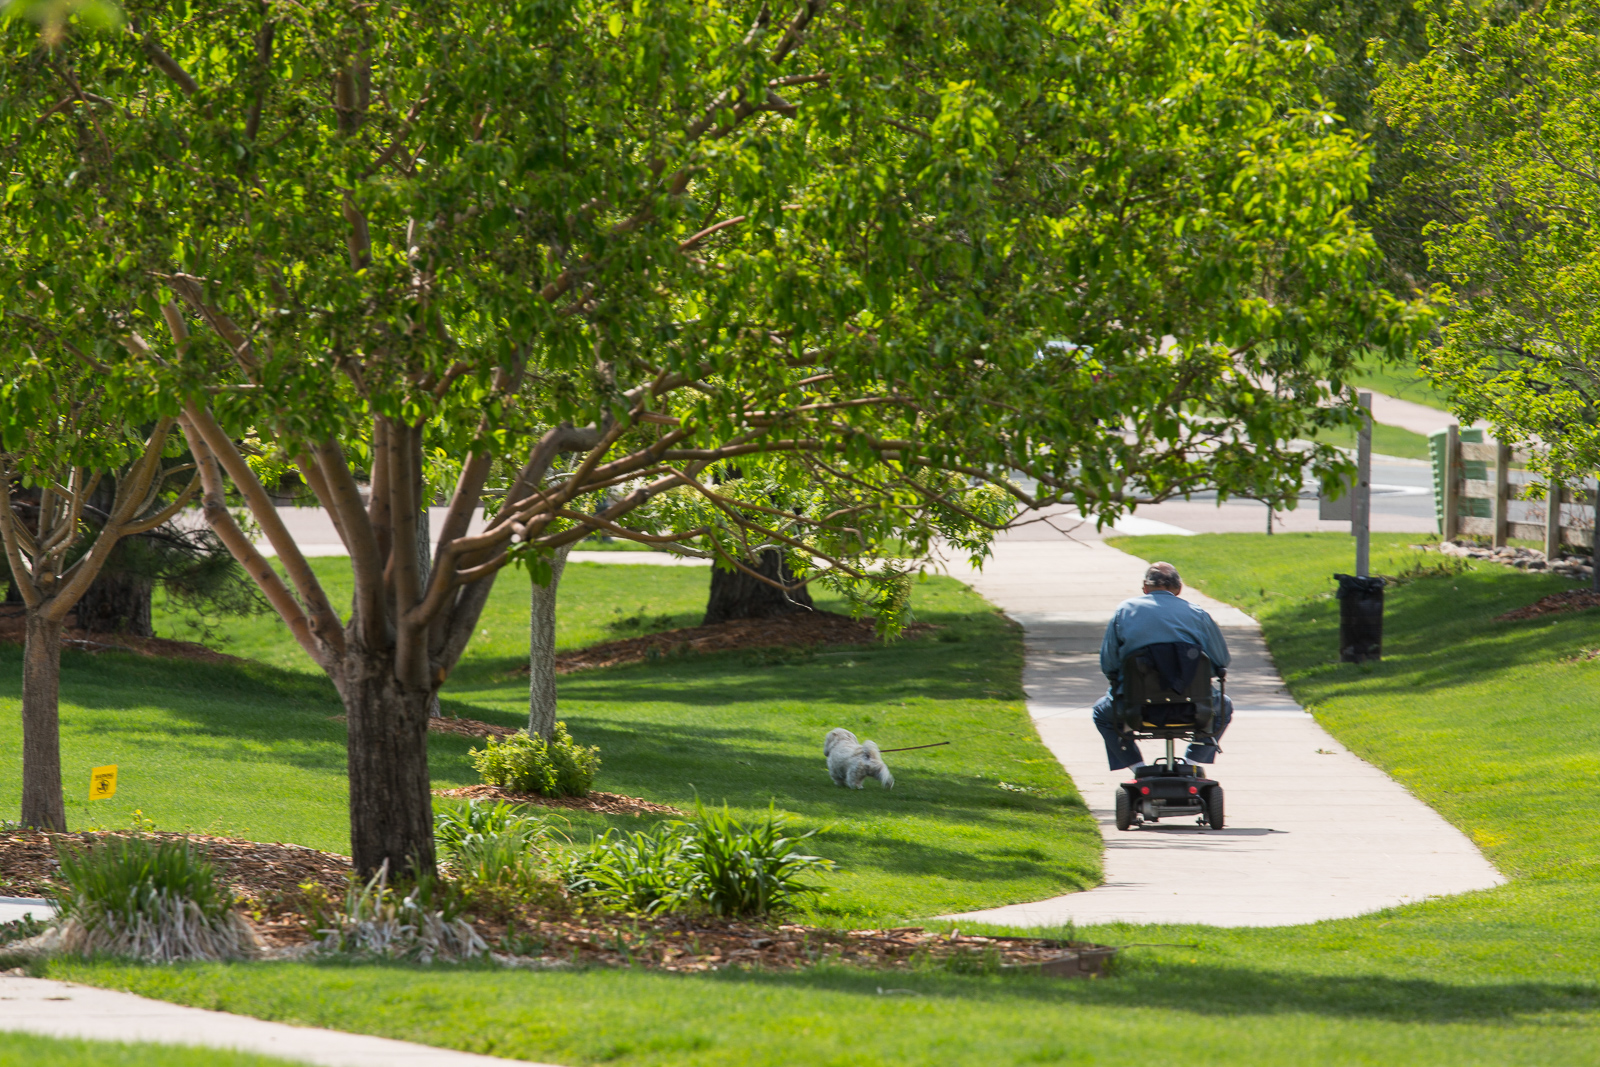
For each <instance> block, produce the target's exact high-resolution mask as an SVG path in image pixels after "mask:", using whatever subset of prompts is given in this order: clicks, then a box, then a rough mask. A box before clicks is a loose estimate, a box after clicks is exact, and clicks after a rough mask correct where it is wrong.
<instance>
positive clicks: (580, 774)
mask: <svg viewBox="0 0 1600 1067" xmlns="http://www.w3.org/2000/svg"><path fill="white" fill-rule="evenodd" d="M470 755H471V757H472V766H473V769H474V770H476V771H477V772H478V775H479V777H481V778H482V779H483V780H484V782H485V783H487V784H488V785H498V786H501V787H503V788H506V789H514V790H516V791H518V792H520V793H538V794H539V795H541V796H547V797H582V796H588V795H589V787H590V786H591V785H593V784H594V776H595V774H596V773H598V772H599V770H600V749H599V748H597V747H594V746H592V745H591V746H588V747H585V746H583V745H578V744H575V743H573V740H572V735H571V734H569V733H567V726H566V724H565V723H561V722H558V723H556V727H555V731H554V734H553V736H552V737H551V738H550V740H549V741H546V740H545V739H544V738H542V737H537V736H529V735H528V732H527V731H526V730H518V731H517V732H516V733H514V734H512V735H511V736H510V737H507V738H503V739H502V738H495V737H491V738H489V740H488V744H487V747H485V748H482V749H476V748H475V749H473V750H472V752H471V753H470Z"/></svg>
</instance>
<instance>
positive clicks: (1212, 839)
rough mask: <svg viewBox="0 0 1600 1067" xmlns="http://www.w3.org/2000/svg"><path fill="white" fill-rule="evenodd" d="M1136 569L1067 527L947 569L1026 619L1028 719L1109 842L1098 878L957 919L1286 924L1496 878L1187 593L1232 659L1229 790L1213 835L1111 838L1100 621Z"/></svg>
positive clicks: (1247, 638) (1238, 625)
mask: <svg viewBox="0 0 1600 1067" xmlns="http://www.w3.org/2000/svg"><path fill="white" fill-rule="evenodd" d="M1145 566H1146V563H1145V561H1143V560H1140V559H1136V558H1135V557H1133V556H1130V555H1128V554H1126V553H1124V552H1119V551H1117V550H1116V549H1114V548H1111V547H1110V546H1109V545H1106V544H1104V543H1103V542H1100V541H1072V540H1068V539H1066V538H1055V539H1053V540H1033V541H1020V540H1011V539H1003V540H1001V541H999V542H997V543H996V546H995V554H994V558H993V559H992V560H990V561H989V562H988V563H987V564H986V565H985V567H984V570H983V571H982V573H972V572H966V571H965V565H964V564H952V565H951V566H950V568H949V570H950V573H951V574H952V575H953V576H955V577H959V578H962V579H963V580H965V581H968V582H970V583H971V584H972V586H973V587H974V588H976V589H977V590H978V591H979V592H980V593H982V594H983V595H984V596H985V597H987V598H988V599H989V600H991V601H992V602H994V603H995V604H997V605H999V606H1000V607H1002V608H1004V609H1005V611H1006V613H1007V614H1008V615H1010V616H1011V617H1012V618H1014V619H1016V620H1017V621H1018V622H1020V623H1021V624H1022V625H1023V626H1024V628H1025V629H1026V632H1027V633H1026V637H1025V642H1026V656H1027V658H1026V664H1025V666H1024V671H1023V688H1024V690H1025V691H1026V693H1027V698H1028V710H1029V713H1030V714H1031V715H1032V716H1033V719H1034V723H1035V725H1036V726H1037V728H1038V730H1039V735H1040V737H1041V738H1043V740H1044V742H1045V744H1046V745H1047V746H1049V748H1050V750H1051V751H1052V752H1054V753H1055V755H1056V757H1057V758H1058V759H1059V760H1060V761H1061V763H1062V766H1064V767H1065V768H1066V769H1067V772H1068V773H1069V774H1070V775H1071V776H1072V779H1073V781H1074V782H1075V783H1077V786H1078V789H1079V791H1080V792H1082V794H1083V796H1084V799H1085V801H1086V802H1087V803H1088V805H1089V808H1090V810H1091V811H1092V812H1093V813H1094V815H1095V817H1096V818H1097V819H1098V820H1099V822H1100V828H1101V833H1102V834H1103V835H1104V837H1105V840H1106V853H1105V884H1104V885H1102V886H1100V887H1099V888H1096V889H1091V890H1089V891H1087V892H1084V893H1073V894H1070V895H1068V896H1063V897H1056V898H1054V899H1052V900H1044V901H1038V902H1036V903H1030V904H1014V905H1011V906H1009V907H1002V908H992V909H989V910H986V911H980V912H971V913H968V914H966V915H963V916H960V918H966V919H977V920H982V921H985V922H995V923H1007V924H1011V925H1020V926H1046V925H1057V924H1062V923H1066V922H1074V923H1078V924H1089V923H1106V922H1141V923H1146V922H1175V923H1205V924H1208V925H1213V926H1282V925H1291V924H1295V923H1304V922H1315V921H1318V920H1321V919H1333V918H1340V917H1344V916H1351V915H1360V914H1363V913H1366V912H1371V911H1376V910H1378V909H1380V908H1385V907H1389V906H1392V905H1396V904H1404V903H1410V902H1414V901H1420V900H1423V899H1426V898H1427V897H1431V896H1439V895H1444V894H1450V893H1463V892H1467V891H1468V890H1473V889H1485V888H1488V887H1490V886H1494V885H1499V884H1500V883H1502V882H1503V881H1505V879H1504V878H1503V877H1502V876H1501V875H1500V873H1499V872H1498V871H1496V870H1495V869H1494V868H1493V867H1492V866H1490V864H1489V862H1488V861H1487V860H1485V859H1484V858H1483V856H1482V855H1481V854H1480V853H1479V852H1478V850H1477V849H1476V848H1475V847H1474V846H1473V844H1472V842H1471V841H1469V840H1468V839H1467V838H1466V836H1465V835H1463V834H1462V833H1461V832H1460V831H1459V830H1457V829H1456V828H1455V827H1453V826H1451V825H1450V824H1449V823H1447V822H1446V821H1445V820H1444V819H1442V818H1441V817H1440V816H1439V815H1438V814H1437V813H1436V812H1434V811H1433V809H1431V808H1429V807H1428V806H1427V805H1426V804H1424V803H1422V801H1420V800H1418V799H1417V798H1415V797H1413V796H1412V795H1411V794H1410V793H1408V792H1406V790H1405V789H1403V788H1402V787H1401V786H1400V785H1399V784H1398V783H1396V782H1394V781H1393V780H1391V779H1390V778H1389V777H1388V776H1387V775H1385V774H1383V773H1382V772H1381V771H1379V770H1378V769H1377V768H1375V767H1373V766H1371V765H1370V764H1368V763H1366V762H1364V761H1362V760H1360V759H1358V758H1357V757H1355V756H1353V755H1351V754H1350V753H1349V752H1348V751H1346V750H1345V748H1344V746H1343V745H1341V744H1339V743H1338V742H1337V741H1335V740H1334V739H1333V738H1332V737H1331V736H1330V735H1329V734H1328V733H1327V732H1326V731H1325V730H1323V729H1322V727H1321V726H1319V725H1317V722H1316V720H1315V719H1313V718H1312V717H1311V716H1310V715H1309V714H1307V713H1306V712H1305V711H1304V710H1302V709H1301V708H1300V707H1299V705H1297V704H1296V703H1295V702H1294V700H1293V698H1292V697H1290V696H1289V694H1288V692H1287V690H1286V689H1285V688H1284V686H1283V683H1282V680H1281V679H1280V677H1279V676H1278V672H1277V669H1276V668H1275V667H1274V666H1273V664H1272V659H1271V657H1270V656H1269V655H1268V653H1267V650H1266V646H1265V645H1264V644H1263V642H1262V640H1261V634H1260V630H1259V628H1258V627H1257V625H1256V623H1255V621H1254V620H1253V619H1251V618H1250V617H1249V616H1248V615H1245V614H1244V613H1243V612H1241V611H1239V610H1238V609H1236V608H1232V607H1229V606H1227V605H1225V604H1221V603H1218V602H1217V601H1214V600H1212V599H1210V598H1209V597H1206V596H1204V595H1201V594H1197V593H1195V592H1193V591H1191V590H1188V589H1185V590H1184V597H1185V599H1188V600H1190V601H1192V602H1194V603H1197V604H1199V605H1200V606H1202V607H1204V608H1205V609H1206V610H1207V611H1209V612H1211V614H1212V617H1213V618H1215V619H1216V620H1217V623H1218V624H1219V625H1220V626H1222V627H1223V632H1224V634H1225V635H1226V637H1227V640H1228V645H1229V650H1230V651H1231V652H1232V653H1233V666H1232V667H1231V668H1230V670H1229V671H1228V694H1229V695H1230V696H1231V697H1232V698H1233V701H1234V706H1235V709H1236V710H1235V717H1234V721H1233V725H1232V726H1231V727H1230V729H1229V730H1228V733H1227V735H1226V736H1225V737H1224V738H1223V739H1222V748H1223V754H1222V756H1221V757H1220V758H1219V759H1218V761H1217V763H1216V765H1215V768H1214V770H1213V774H1214V776H1215V777H1216V779H1217V780H1218V781H1219V782H1221V783H1222V786H1223V788H1224V789H1225V790H1226V810H1227V818H1226V825H1225V828H1224V829H1222V830H1221V831H1213V830H1205V829H1201V828H1200V827H1198V826H1196V825H1195V824H1194V822H1193V821H1185V820H1178V821H1162V822H1160V823H1156V824H1153V825H1146V826H1145V827H1144V828H1142V829H1138V830H1131V831H1127V832H1119V831H1118V830H1117V829H1116V826H1115V824H1114V821H1113V819H1114V812H1113V810H1112V808H1113V800H1114V797H1115V790H1116V787H1117V784H1118V783H1119V782H1121V781H1123V780H1124V779H1126V778H1127V777H1128V775H1127V772H1125V771H1108V770H1107V769H1106V755H1105V746H1104V744H1103V743H1102V741H1101V739H1100V735H1099V734H1098V732H1096V730H1095V728H1094V724H1093V723H1092V722H1091V721H1090V718H1089V706H1090V705H1091V704H1093V703H1094V701H1096V700H1097V699H1099V697H1100V695H1101V694H1102V693H1104V692H1105V689H1106V681H1105V677H1104V676H1103V675H1102V674H1101V673H1100V662H1099V653H1100V641H1101V638H1102V636H1103V635H1104V633H1105V626H1106V622H1107V621H1108V620H1109V619H1110V617H1111V614H1112V612H1113V611H1114V610H1115V608H1116V605H1117V604H1118V603H1120V602H1121V601H1122V600H1124V599H1125V598H1127V597H1129V596H1133V595H1137V594H1138V592H1139V585H1140V581H1141V579H1142V577H1143V574H1144V569H1145ZM1329 652H1330V655H1332V650H1331V649H1330V650H1329ZM1158 744H1159V743H1157V742H1144V743H1143V745H1144V752H1145V758H1146V759H1153V758H1154V757H1155V756H1156V755H1158V754H1159V752H1160V751H1163V750H1164V748H1158V747H1157V746H1158ZM1180 754H1181V749H1180Z"/></svg>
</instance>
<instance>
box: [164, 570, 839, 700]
mask: <svg viewBox="0 0 1600 1067" xmlns="http://www.w3.org/2000/svg"><path fill="white" fill-rule="evenodd" d="M615 543H616V542H613V544H615ZM584 547H585V548H586V549H587V548H589V547H591V546H589V545H587V544H586V545H585V546H584ZM617 551H624V550H622V549H618V550H617ZM310 562H311V568H312V570H314V571H315V572H316V574H317V580H318V581H319V582H321V583H322V587H323V588H324V589H325V590H326V591H327V593H328V597H329V599H330V600H331V601H332V602H333V603H334V604H335V605H339V606H347V605H348V604H349V603H350V594H351V589H352V581H351V577H350V562H349V560H348V559H347V558H346V557H344V556H322V557H316V558H313V559H312V560H311V561H310ZM709 574H710V570H709V569H708V568H702V567H661V566H653V565H648V564H640V565H633V566H625V567H622V568H621V569H620V570H618V568H617V565H614V564H609V563H569V564H567V567H566V570H565V572H564V573H563V575H562V579H561V589H560V593H559V595H558V597H557V607H558V611H557V612H556V648H557V649H558V650H563V651H564V650H566V649H570V648H583V647H585V646H587V645H592V644H595V643H596V642H599V641H609V640H614V639H616V638H620V637H637V636H638V635H639V634H642V633H651V632H654V631H657V630H672V629H677V628H678V627H682V626H698V625H700V620H701V618H703V617H704V615H705V610H706V591H707V586H708V583H709V581H710V579H709V577H708V575H709ZM528 591H529V581H528V575H527V572H526V571H523V570H516V569H507V570H505V571H504V572H502V573H501V575H500V577H499V578H498V579H497V580H496V582H495V586H494V591H493V592H492V593H491V594H490V596H489V603H488V604H487V605H486V606H485V607H484V611H483V617H482V618H481V619H480V620H479V621H478V633H477V634H476V635H475V636H474V638H473V642H472V645H471V646H470V647H469V650H468V653H467V655H468V657H469V658H489V659H497V658H498V659H504V658H507V657H511V658H521V657H525V656H526V655H527V653H528ZM832 607H833V608H835V609H839V608H840V607H841V605H839V604H837V603H833V604H832ZM152 618H153V621H154V625H155V631H156V635H157V636H159V637H171V638H178V639H181V640H195V639H197V638H199V637H201V636H203V635H200V634H197V633H196V632H195V631H194V628H193V626H192V625H191V623H192V619H191V617H190V615H189V613H187V612H185V611H184V610H183V609H182V608H181V607H180V606H178V605H175V604H172V603H170V602H168V601H167V600H166V599H165V597H164V595H163V594H160V593H158V594H157V602H156V605H155V610H154V612H153V613H152ZM212 629H213V630H214V631H217V633H216V634H215V635H214V636H213V637H212V638H211V639H209V640H207V642H206V643H208V644H210V645H212V646H213V647H215V648H217V649H219V650H221V651H223V652H228V653H231V654H232V655H235V656H244V657H246V658H248V659H253V660H258V661H260V662H262V663H267V664H271V665H272V666H274V667H284V668H287V669H289V670H297V671H306V672H310V673H313V674H317V675H319V676H320V675H321V673H322V672H321V671H320V670H318V669H317V666H316V664H314V663H312V662H311V657H309V656H307V655H306V654H305V653H304V652H303V651H301V649H300V646H299V645H297V644H295V642H294V639H293V638H292V637H290V636H289V628H288V627H287V626H285V625H284V624H283V622H282V621H281V620H280V619H279V618H278V616H277V615H275V614H269V615H256V616H251V617H248V618H229V619H227V620H225V621H224V622H223V623H221V624H216V623H213V625H212Z"/></svg>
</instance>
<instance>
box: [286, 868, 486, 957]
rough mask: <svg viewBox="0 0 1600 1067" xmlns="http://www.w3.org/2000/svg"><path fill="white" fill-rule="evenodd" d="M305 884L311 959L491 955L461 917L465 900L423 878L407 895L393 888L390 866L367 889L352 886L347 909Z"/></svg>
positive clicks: (346, 895)
mask: <svg viewBox="0 0 1600 1067" xmlns="http://www.w3.org/2000/svg"><path fill="white" fill-rule="evenodd" d="M315 888H316V887H314V886H303V887H302V889H304V890H306V900H307V902H308V904H309V905H310V907H311V908H312V912H311V915H310V926H311V928H312V935H313V938H314V939H313V941H312V942H311V944H310V945H309V946H308V947H307V949H306V952H307V954H309V955H335V954H342V955H354V956H377V957H381V958H383V959H396V960H412V961H415V962H417V963H424V964H426V963H432V962H433V961H434V960H446V961H456V960H464V959H473V958H476V957H478V956H482V955H483V954H484V953H486V952H488V951H489V946H488V945H487V944H485V943H484V940H483V939H482V938H481V937H479V936H478V933H477V931H476V930H474V929H473V928H472V925H471V924H470V923H468V922H467V921H466V920H465V919H463V918H461V914H460V901H459V900H458V899H457V898H456V897H455V896H454V894H452V893H451V892H449V890H448V889H447V888H446V887H444V886H441V885H440V884H439V882H438V881H436V880H435V879H433V878H428V877H424V878H419V879H417V881H416V882H415V883H413V884H412V885H411V886H410V888H409V889H408V890H407V891H406V893H405V894H404V895H403V896H402V895H401V893H400V892H399V891H398V890H396V889H395V888H394V887H393V886H391V885H389V865H388V864H387V863H385V864H384V865H383V867H382V868H381V869H380V870H379V871H378V873H377V874H375V875H373V877H372V880H371V881H369V882H368V883H367V884H366V885H365V886H359V887H358V886H356V885H352V886H351V887H350V888H349V890H347V891H346V893H345V899H344V901H343V903H342V905H340V904H338V903H336V902H334V901H333V900H331V899H330V898H328V897H327V895H326V893H321V894H318V893H316V892H314V890H315Z"/></svg>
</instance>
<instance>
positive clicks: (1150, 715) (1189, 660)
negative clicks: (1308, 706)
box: [1114, 642, 1226, 830]
mask: <svg viewBox="0 0 1600 1067" xmlns="http://www.w3.org/2000/svg"><path fill="white" fill-rule="evenodd" d="M1213 674H1215V675H1216V677H1217V678H1218V680H1219V681H1221V682H1222V684H1223V685H1226V681H1224V680H1223V679H1224V677H1225V672H1224V671H1222V670H1217V669H1214V668H1213V667H1212V666H1211V660H1210V659H1208V658H1207V657H1206V654H1205V653H1204V652H1202V651H1201V650H1200V649H1199V648H1198V647H1197V646H1195V645H1190V644H1183V643H1179V642H1174V643H1171V644H1160V645H1151V646H1149V647H1148V648H1142V649H1140V650H1139V651H1137V652H1135V653H1133V654H1132V655H1131V656H1128V657H1127V658H1126V659H1124V660H1123V661H1122V695H1120V696H1118V697H1117V698H1116V703H1115V705H1114V709H1115V710H1114V717H1115V722H1116V726H1117V729H1119V730H1120V731H1122V733H1123V734H1125V735H1127V736H1128V737H1131V738H1133V739H1135V740H1152V739H1157V738H1159V739H1163V740H1165V741H1166V742H1167V755H1166V759H1164V760H1162V761H1161V762H1159V763H1153V764H1150V765H1149V766H1146V767H1142V768H1140V769H1139V770H1137V771H1135V772H1134V779H1133V781H1131V782H1124V783H1122V784H1121V785H1119V786H1118V787H1117V829H1118V830H1131V829H1133V828H1134V827H1135V826H1139V825H1140V824H1142V823H1147V822H1150V823H1154V822H1160V821H1161V820H1162V819H1173V818H1179V817H1182V816H1199V823H1200V825H1201V826H1205V827H1209V828H1210V829H1213V830H1220V829H1222V822H1223V813H1222V786H1220V785H1218V784H1217V783H1216V782H1214V781H1212V780H1211V779H1210V778H1207V777H1206V772H1205V768H1203V767H1202V766H1201V765H1199V764H1197V763H1191V762H1190V761H1189V760H1187V759H1179V758H1178V757H1177V756H1176V755H1174V753H1173V746H1174V744H1175V743H1176V742H1177V741H1193V740H1194V739H1195V738H1196V737H1197V736H1198V737H1210V736H1213V734H1212V727H1213V726H1214V725H1215V723H1216V719H1217V716H1218V715H1219V714H1221V712H1222V692H1221V691H1220V690H1219V691H1213V690H1212V687H1211V678H1212V675H1213Z"/></svg>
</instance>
